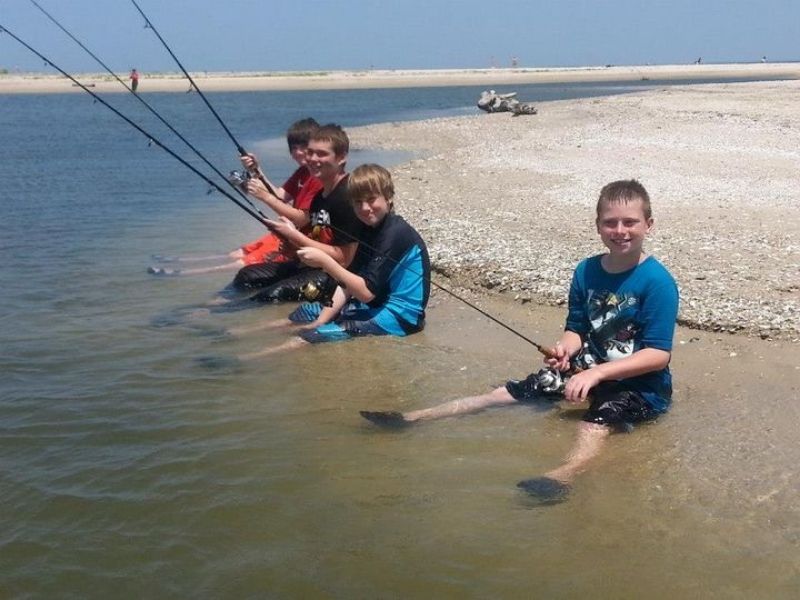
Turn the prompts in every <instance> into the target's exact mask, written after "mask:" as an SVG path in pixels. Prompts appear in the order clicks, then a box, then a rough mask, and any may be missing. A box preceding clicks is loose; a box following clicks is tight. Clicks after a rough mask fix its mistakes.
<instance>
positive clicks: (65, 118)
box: [0, 84, 800, 598]
mask: <svg viewBox="0 0 800 600" xmlns="http://www.w3.org/2000/svg"><path fill="white" fill-rule="evenodd" d="M604 86H605V84H604ZM617 91H619V90H617ZM473 92H474V90H470V91H469V93H470V94H472V95H470V98H472V97H473V95H474V96H475V97H477V94H473ZM382 93H383V94H384V95H383V96H380V95H378V96H376V94H379V92H378V91H365V92H347V93H345V92H337V93H332V94H333V96H325V95H324V94H322V95H314V93H308V94H311V95H310V96H305V95H303V94H299V93H296V94H271V95H269V94H262V95H258V94H219V95H215V96H212V97H211V100H212V102H215V105H216V106H217V108H218V110H220V112H221V113H223V114H225V115H231V117H230V118H231V123H229V124H232V126H233V128H234V130H235V131H244V132H247V133H246V134H245V135H243V136H242V138H243V143H244V144H245V145H246V146H248V147H254V148H256V149H257V150H258V151H260V152H262V153H263V155H265V156H266V157H268V161H269V164H270V165H272V166H274V169H275V171H276V179H280V178H281V177H282V176H284V175H285V174H286V173H287V172H288V171H289V168H290V165H289V163H288V161H287V160H286V158H284V156H283V153H284V149H283V146H282V144H281V143H280V142H279V141H277V140H276V136H277V135H278V134H279V131H280V129H281V128H282V127H284V126H285V124H286V123H287V122H289V121H290V120H291V119H293V118H295V117H296V116H298V115H296V112H297V110H298V109H297V107H298V106H302V111H303V114H306V112H309V113H311V114H315V115H316V114H319V113H320V112H324V110H327V111H329V112H328V113H327V114H325V116H323V117H321V119H320V120H330V119H336V120H339V121H341V122H343V123H344V124H345V125H347V126H349V125H354V124H358V123H365V122H368V119H366V117H365V116H364V115H365V108H366V107H372V106H373V105H376V104H377V105H379V106H382V107H383V112H375V111H373V112H372V113H371V114H372V116H373V118H374V119H375V120H396V119H403V118H416V117H419V116H427V115H428V112H427V111H428V108H425V107H424V105H425V104H426V100H425V98H424V97H420V94H422V93H423V91H420V90H409V91H397V90H394V91H392V92H391V93H388V92H386V91H382ZM430 93H431V94H440V95H439V96H436V95H434V96H431V97H430V98H428V101H427V104H428V106H430V105H435V106H439V107H440V108H439V110H441V112H442V114H445V113H446V114H451V113H456V114H457V113H459V112H467V110H472V109H467V108H466V104H463V103H462V104H460V105H459V104H456V105H455V106H445V105H437V104H436V102H439V101H441V102H442V103H444V104H446V102H445V100H444V99H449V98H452V96H453V94H452V93H451V94H449V95H448V94H446V93H442V92H441V90H431V91H430ZM464 93H465V94H466V92H464ZM360 94H361V95H360ZM404 94H405V96H404ZM331 97H335V98H336V102H335V103H334V104H331V101H330V98H331ZM403 97H405V98H406V103H405V104H404V103H403V102H402V99H403ZM152 98H153V99H154V100H157V101H158V102H159V103H160V108H163V109H164V110H165V111H166V112H167V113H168V114H169V117H170V119H175V120H176V121H177V122H180V123H181V124H188V125H190V127H189V129H190V131H191V133H192V135H193V138H194V139H195V140H196V141H197V142H198V143H199V144H202V145H203V147H204V148H206V149H207V151H208V152H209V155H210V157H211V158H212V159H214V160H215V162H217V164H220V165H225V167H224V169H223V170H227V169H229V168H235V167H236V165H235V164H231V163H234V162H235V161H232V160H231V158H232V157H231V155H232V152H231V148H230V147H229V146H230V144H229V141H228V140H225V139H222V137H221V135H220V133H219V131H218V129H217V128H215V126H214V123H213V122H211V120H210V119H209V118H208V117H207V115H206V114H205V113H203V112H201V111H200V109H198V108H197V107H196V106H194V104H193V103H196V102H197V99H196V98H192V97H191V96H190V95H187V96H184V95H153V96H152ZM326 98H327V102H326V101H325V99H326ZM381 99H382V100H381ZM114 100H115V101H117V102H119V103H121V104H122V105H124V106H126V107H127V106H128V104H126V103H127V102H128V99H124V98H119V99H117V98H115V99H114ZM131 106H132V105H131ZM277 107H280V108H277ZM0 109H2V110H0V126H1V127H2V132H3V139H4V142H5V143H4V144H3V145H2V148H0V152H1V153H2V160H0V170H2V172H0V181H2V182H3V184H2V204H3V212H4V217H3V219H2V222H1V223H0V231H2V236H1V237H0V247H2V264H3V267H2V270H0V303H2V306H3V310H2V317H0V319H2V320H1V321H0V322H1V323H2V331H3V343H2V347H0V371H1V372H2V373H3V377H2V381H0V398H1V399H0V466H1V468H0V502H1V503H2V506H3V511H2V516H0V590H2V592H3V593H2V594H0V596H3V597H5V596H8V597H21V598H25V597H31V598H39V597H41V598H49V597H64V596H67V597H70V596H74V597H98V598H103V597H109V596H112V595H113V596H114V597H187V596H197V597H222V598H241V597H260V596H265V595H269V596H277V597H307V596H315V597H316V596H322V597H327V596H332V597H376V596H379V597H386V598H401V597H475V598H482V597H489V596H492V597H510V598H515V597H520V598H521V597H531V596H542V597H565V598H566V597H575V596H579V595H583V594H587V593H592V594H595V595H597V596H599V597H639V596H641V595H642V594H643V593H646V595H647V596H648V597H655V598H660V597H664V598H666V597H670V598H671V597H693V596H701V595H702V596H703V597H719V598H752V597H770V598H791V597H796V593H797V590H798V589H800V526H799V525H798V523H800V520H799V519H798V517H800V506H798V501H797V492H796V491H797V489H798V487H800V477H798V473H797V469H796V465H797V464H798V463H799V462H800V454H798V449H797V444H796V431H797V428H798V425H800V411H798V409H797V407H796V403H795V402H794V399H795V398H796V397H797V387H798V380H800V376H799V375H800V372H798V371H797V370H796V368H795V367H794V365H793V363H792V360H791V355H790V354H788V353H786V354H779V355H777V356H775V355H774V354H773V352H772V351H771V350H767V351H764V356H763V357H761V358H760V359H759V358H757V357H751V359H750V360H749V362H748V363H747V368H737V367H736V365H735V364H733V363H732V362H731V361H733V360H734V359H733V358H732V357H730V354H731V353H733V351H732V350H730V349H729V347H728V346H729V345H730V346H731V348H733V347H734V346H735V350H736V353H738V354H739V356H743V350H742V349H741V347H740V346H742V345H743V343H742V342H741V341H740V340H738V339H734V338H730V339H729V338H720V339H717V338H715V337H713V336H710V335H706V334H702V335H699V336H697V337H699V338H700V339H699V340H696V341H693V342H690V343H688V342H687V340H688V339H691V337H693V336H696V334H686V333H681V334H680V335H682V336H683V338H682V341H684V342H687V343H686V344H685V345H684V346H679V348H680V352H676V358H675V370H676V381H677V382H678V385H677V393H676V403H675V409H674V410H673V411H672V413H671V414H670V415H668V416H667V417H666V418H664V419H662V420H661V421H660V422H659V423H658V424H656V425H651V426H646V427H640V428H639V429H637V430H636V431H635V432H634V433H633V434H632V435H621V436H614V437H612V438H611V440H610V442H609V444H608V448H607V449H606V451H605V452H604V454H603V455H602V456H601V457H600V458H599V459H598V461H597V462H596V463H595V464H594V465H593V466H592V468H591V469H590V470H589V472H587V473H586V474H585V475H583V476H582V477H581V478H580V479H579V480H578V482H577V484H576V488H575V492H574V495H573V497H572V498H571V499H570V500H569V501H568V502H567V503H565V504H562V505H558V506H552V507H546V508H541V507H538V508H537V507H531V506H530V505H529V504H528V503H527V502H526V500H525V498H524V497H522V496H521V495H520V494H519V493H518V491H517V490H516V489H515V487H514V484H515V483H516V482H517V481H518V480H520V479H523V478H526V477H531V476H534V475H537V474H539V473H541V472H543V471H544V470H547V469H549V468H551V467H552V466H554V465H555V464H557V463H558V462H559V461H560V460H561V458H562V457H563V455H564V454H565V453H566V452H567V450H568V449H569V447H570V445H571V444H572V441H573V439H574V433H575V427H576V417H577V416H578V415H579V414H580V413H579V411H576V410H571V409H569V408H567V407H554V408H552V409H550V410H544V411H542V410H537V409H535V408H531V407H515V408H508V409H504V410H496V411H488V412H485V413H482V414H480V415H475V416H472V417H468V418H461V419H449V420H445V421H441V422H438V423H430V424H425V425H421V426H419V427H415V428H412V429H408V430H404V431H402V432H396V433H387V432H382V431H378V430H376V429H375V428H374V427H372V426H371V425H370V424H369V423H367V422H365V421H363V420H361V419H360V418H359V417H358V414H357V411H358V410H360V409H381V408H391V409H401V410H402V409H411V408H420V407H423V406H428V405H430V404H431V403H432V402H434V401H437V400H439V399H450V398H453V397H456V396H459V395H464V394H472V393H475V392H481V391H484V390H488V389H490V387H491V386H493V385H496V384H498V383H501V382H503V381H504V380H505V379H507V378H508V377H521V376H523V375H525V374H526V373H527V372H528V371H530V370H532V369H533V368H535V367H536V366H537V364H538V360H539V359H538V358H536V357H535V356H532V354H531V351H530V349H529V348H528V347H527V346H526V345H525V344H524V343H523V342H521V341H519V340H517V339H516V338H514V337H513V336H511V335H510V334H508V333H507V332H505V331H504V330H502V329H500V328H498V327H497V326H496V325H493V324H491V323H488V322H486V321H485V320H483V319H481V318H479V317H477V316H476V315H475V313H474V312H472V311H471V309H469V308H467V307H466V306H464V305H462V304H459V303H457V302H455V301H453V300H449V299H447V298H446V297H444V296H442V295H441V294H436V295H435V297H434V300H433V303H432V307H431V310H430V314H429V326H428V328H427V329H426V331H425V332H424V333H422V334H419V335H415V336H412V337H410V338H407V339H391V340H386V339H365V340H358V341H356V342H351V343H345V344H338V345H328V346H324V347H315V348H308V349H306V350H305V351H303V352H297V353H294V354H291V355H277V356H271V357H268V358H264V359H262V360H260V361H257V362H254V363H241V362H238V361H236V360H235V356H236V355H238V354H241V353H244V352H248V351H253V350H256V349H259V348H262V347H264V346H265V345H268V344H273V343H279V342H280V341H282V340H284V339H285V335H284V334H282V333H280V332H270V333H262V334H253V335H245V336H239V337H236V336H231V335H227V334H226V333H225V331H226V329H228V328H230V327H235V326H247V325H253V324H255V323H257V322H258V321H260V320H262V319H265V318H277V317H282V316H284V315H285V314H286V313H287V308H286V307H263V308H260V309H257V310H249V311H243V312H239V313H232V314H223V315H214V316H210V317H202V316H201V317H198V318H194V319H184V320H181V321H179V322H177V323H174V324H171V325H169V326H159V325H164V324H165V319H164V317H169V316H170V315H172V314H174V311H175V309H176V308H178V307H181V306H185V305H190V304H194V303H197V302H198V301H202V300H205V299H207V298H209V297H210V296H211V295H212V293H213V292H214V291H215V290H218V289H219V288H221V287H222V286H223V285H224V284H225V283H226V282H227V281H228V280H229V279H230V277H231V275H232V274H228V275H226V274H221V275H213V276H206V277H197V278H175V279H159V278H154V277H150V276H148V275H147V274H146V273H145V267H146V266H147V264H148V263H149V261H150V254H151V253H160V254H184V253H209V252H216V251H219V250H223V249H231V248H233V247H235V246H237V245H238V244H240V243H241V242H242V241H244V240H247V239H251V238H253V237H255V236H256V235H258V234H259V233H260V229H259V225H258V224H257V223H255V222H252V223H251V222H250V221H249V220H248V218H247V217H246V215H243V214H241V213H240V212H239V211H238V210H237V209H236V208H235V207H231V206H229V204H228V203H227V202H226V201H223V200H222V199H221V198H219V197H217V196H216V195H211V196H206V195H205V188H204V185H203V184H202V183H196V182H195V181H194V180H193V179H192V178H191V177H189V176H187V175H186V174H184V172H183V170H182V168H181V167H180V166H176V165H175V164H173V163H172V162H171V161H170V160H169V159H168V158H167V157H165V156H164V155H163V154H161V153H160V152H159V151H158V150H157V149H155V148H147V146H146V144H145V143H144V141H143V140H142V139H141V138H139V137H137V134H135V133H131V132H129V131H128V130H127V129H126V126H124V125H119V124H117V122H116V121H115V120H114V118H113V116H112V115H107V114H106V113H105V112H104V111H103V110H102V109H101V108H100V107H93V106H92V105H91V102H90V101H88V100H86V99H85V98H82V97H80V96H46V97H45V96H43V97H25V98H21V97H0ZM256 109H258V110H261V111H263V112H261V113H258V112H257V110H256ZM337 111H338V113H337ZM253 124H256V125H253ZM262 131H266V132H267V134H266V135H256V133H259V132H262ZM356 158H357V160H359V161H360V160H381V161H386V162H392V161H395V160H400V157H398V156H394V155H384V154H374V153H372V152H370V151H368V150H362V151H360V152H358V153H357V157H356ZM488 306H489V307H490V308H491V310H492V312H496V313H497V314H499V315H501V317H503V318H504V319H506V320H507V321H508V322H509V323H510V324H512V325H514V326H515V327H518V328H519V329H520V330H522V331H523V332H524V333H525V334H526V335H529V336H530V337H532V338H533V339H536V340H542V341H545V342H546V341H549V340H552V339H554V338H555V336H557V335H558V330H559V328H560V323H561V319H562V314H561V311H560V310H555V309H544V308H528V306H525V307H520V306H519V305H505V304H502V303H497V304H491V303H490V304H489V305H488ZM745 346H746V345H745ZM759 348H762V347H759ZM762 350H763V348H762ZM762 350H759V351H762ZM709 357H710V358H709ZM726 360H727V362H726ZM776 363H777V364H776ZM704 364H707V365H708V366H707V367H704V366H703V365H704ZM778 367H780V369H779V368H778ZM775 372H780V373H782V374H783V378H782V379H778V378H776V377H775V375H774V374H775ZM754 396H755V398H754Z"/></svg>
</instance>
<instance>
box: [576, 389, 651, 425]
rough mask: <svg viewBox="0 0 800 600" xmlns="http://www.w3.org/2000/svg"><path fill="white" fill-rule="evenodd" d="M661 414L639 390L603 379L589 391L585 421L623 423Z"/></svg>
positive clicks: (636, 421)
mask: <svg viewBox="0 0 800 600" xmlns="http://www.w3.org/2000/svg"><path fill="white" fill-rule="evenodd" d="M659 414H661V413H659V412H658V411H657V410H655V409H654V408H653V407H652V406H651V405H650V404H649V403H648V402H647V400H645V399H644V396H642V394H640V393H639V392H635V391H632V390H628V389H625V388H624V387H623V386H621V385H620V384H619V383H617V382H612V381H604V382H602V383H601V384H600V385H598V386H597V387H596V388H595V389H593V390H592V391H591V394H590V403H589V410H587V411H586V414H585V415H583V420H584V421H586V422H587V423H597V424H598V425H625V424H628V423H641V422H642V421H652V420H653V419H655V418H656V417H658V415H659Z"/></svg>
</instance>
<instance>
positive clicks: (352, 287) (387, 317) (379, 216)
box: [248, 164, 430, 358]
mask: <svg viewBox="0 0 800 600" xmlns="http://www.w3.org/2000/svg"><path fill="white" fill-rule="evenodd" d="M347 191H348V195H349V197H350V202H351V203H352V206H353V209H354V210H355V213H356V215H357V216H358V219H359V220H360V221H361V222H362V223H363V224H364V225H365V228H364V231H363V233H362V239H361V242H360V243H359V246H358V252H357V253H356V257H355V259H354V261H353V264H352V265H351V267H350V269H349V270H348V269H346V268H344V267H343V266H342V265H341V264H340V263H338V262H337V261H336V260H335V259H334V258H333V257H332V256H330V255H329V254H327V253H325V252H324V251H322V250H320V249H318V248H314V247H305V248H301V249H300V250H298V251H297V254H298V256H299V257H300V259H301V260H302V261H303V262H304V263H306V264H307V265H310V266H312V267H318V268H321V269H323V270H324V271H325V272H326V273H327V274H328V275H330V277H331V278H333V279H334V280H335V281H336V282H337V283H338V286H337V287H336V288H335V291H334V292H333V294H332V302H331V305H330V306H327V307H324V306H323V305H322V304H321V303H319V302H313V303H306V304H302V305H300V306H299V307H298V308H297V310H295V311H294V312H293V313H292V314H291V315H290V316H289V319H288V320H283V321H278V322H273V323H272V324H271V326H280V325H299V326H300V333H299V337H297V338H294V339H292V340H289V342H287V343H285V344H283V345H281V346H278V347H276V348H270V349H267V350H266V351H264V352H260V353H255V354H253V355H250V356H249V357H248V358H255V357H257V356H263V355H265V354H270V353H272V352H276V351H279V350H287V349H291V348H296V347H299V346H301V345H304V344H305V343H307V342H311V343H316V342H330V341H339V340H346V339H350V338H351V337H356V336H364V335H397V336H405V335H409V334H411V333H415V332H418V331H420V330H422V328H423V327H424V325H425V307H426V306H427V304H428V296H429V295H430V260H429V258H428V250H427V248H426V246H425V242H424V241H423V240H422V238H421V237H420V235H419V234H418V233H417V231H416V230H415V229H414V228H413V227H412V226H411V225H409V224H408V223H407V222H406V221H405V220H404V219H403V218H402V217H400V216H398V215H397V214H395V212H394V201H393V198H394V184H393V183H392V177H391V175H390V174H389V171H387V170H386V169H385V168H383V167H381V166H380V165H374V164H368V165H362V166H360V167H358V168H356V169H355V170H354V171H353V172H352V174H351V175H350V178H349V180H348V182H347Z"/></svg>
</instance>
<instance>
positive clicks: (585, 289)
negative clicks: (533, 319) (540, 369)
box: [565, 255, 678, 412]
mask: <svg viewBox="0 0 800 600" xmlns="http://www.w3.org/2000/svg"><path fill="white" fill-rule="evenodd" d="M600 259H601V255H598V256H592V257H591V258H587V259H585V260H583V261H581V263H580V264H578V266H577V267H576V268H575V273H574V274H573V277H572V285H571V286H570V290H569V314H568V315H567V324H566V327H565V329H567V330H568V331H573V332H575V333H577V334H578V335H580V336H581V339H582V340H583V342H584V345H583V349H582V350H581V351H580V352H579V353H578V355H577V356H576V358H575V360H576V361H577V364H578V365H579V366H582V367H584V368H586V367H590V366H591V365H592V364H595V363H601V362H607V361H611V360H616V359H619V358H624V357H626V356H630V355H631V354H633V353H634V352H636V351H637V350H641V349H642V348H656V349H657V350H664V351H666V352H671V351H672V336H673V334H674V332H675V320H676V319H677V316H678V286H677V285H676V284H675V280H674V279H673V278H672V275H670V273H669V271H667V269H666V268H664V266H663V265H662V264H661V263H660V262H658V261H657V260H656V259H655V258H653V257H652V256H648V257H647V258H646V259H645V260H644V261H642V262H641V263H640V264H638V265H636V266H635V267H634V268H633V269H630V270H629V271H625V272H624V273H608V272H607V271H606V270H605V269H603V267H602V264H601V262H600ZM620 383H622V384H623V385H624V387H625V388H626V389H630V390H632V391H637V392H640V393H641V394H642V396H643V397H644V399H645V400H646V401H647V402H648V403H649V404H650V405H651V406H652V407H653V408H654V409H656V410H658V411H660V412H664V411H666V410H667V409H668V408H669V405H670V403H671V401H672V376H671V375H670V372H669V367H665V368H664V369H661V370H659V371H652V372H650V373H645V374H644V375H638V376H636V377H630V378H626V379H624V380H621V382H620Z"/></svg>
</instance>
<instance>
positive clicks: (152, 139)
mask: <svg viewBox="0 0 800 600" xmlns="http://www.w3.org/2000/svg"><path fill="white" fill-rule="evenodd" d="M0 33H7V34H8V35H10V36H11V37H12V38H14V39H15V40H16V41H17V42H18V43H20V44H21V45H22V46H24V47H25V48H27V49H28V50H30V51H31V52H32V53H33V54H35V55H36V56H38V57H39V58H40V59H41V60H43V61H45V62H46V63H47V64H49V65H50V66H51V67H53V68H54V69H55V70H56V71H58V72H59V73H61V74H62V75H63V76H64V77H66V78H67V79H69V80H70V81H72V82H73V83H74V84H75V85H77V86H78V87H79V88H81V89H82V90H83V91H84V92H86V93H87V94H89V95H90V96H92V98H94V100H95V101H96V102H100V103H101V104H102V105H103V106H105V107H106V108H108V109H109V110H110V111H111V112H113V113H114V114H115V115H117V116H118V117H120V118H121V119H122V120H124V121H125V122H126V123H128V125H130V126H131V127H133V128H134V129H136V130H137V131H139V132H140V133H141V134H142V135H144V136H145V137H146V138H147V139H148V141H150V142H152V143H154V144H155V145H156V146H158V147H159V148H161V149H162V150H164V151H165V152H166V153H167V154H169V155H170V156H172V157H173V158H174V159H175V160H177V161H178V162H180V163H181V164H182V165H184V166H185V167H187V168H188V169H189V170H191V171H192V172H193V173H194V174H195V175H197V176H198V177H200V178H202V179H203V180H204V181H205V182H206V183H207V184H208V185H210V186H211V187H213V188H215V189H216V190H217V191H218V192H220V193H222V194H223V195H224V196H225V197H226V198H229V199H230V200H231V201H232V202H234V203H236V205H237V206H238V207H239V208H241V209H242V210H243V211H245V212H246V213H247V214H248V215H250V216H251V217H253V218H254V219H256V220H257V221H258V222H260V223H261V224H262V225H264V226H265V227H267V228H270V224H269V223H270V219H268V218H267V217H266V216H265V215H264V214H262V213H261V211H259V210H258V209H256V210H255V212H253V211H252V210H251V209H250V208H248V207H247V206H246V205H244V204H242V203H241V202H240V201H239V200H238V199H237V198H236V197H234V196H232V195H230V194H229V193H228V191H227V190H225V189H224V188H221V187H220V186H219V185H217V183H216V182H215V181H213V180H212V179H210V178H209V177H207V176H206V175H204V174H203V173H202V172H201V171H199V170H198V169H197V168H196V167H195V166H194V165H192V164H191V163H189V162H188V161H186V160H185V159H184V158H182V157H181V156H180V155H178V154H177V153H175V152H173V151H172V150H171V149H170V148H168V147H167V146H165V145H164V144H163V143H161V142H160V141H159V140H158V139H157V138H156V137H155V136H153V135H150V133H148V132H147V131H146V130H145V129H143V128H142V127H140V126H139V125H137V124H136V123H134V122H133V121H132V120H131V119H129V118H128V117H126V116H125V115H124V114H122V113H121V112H120V111H118V110H117V109H116V108H114V107H113V106H111V105H110V104H109V103H108V102H106V101H105V100H103V99H102V98H101V97H100V96H98V95H97V94H95V93H94V92H93V91H92V90H90V89H89V88H87V87H86V86H85V85H83V84H82V83H81V82H80V81H78V80H77V79H75V78H74V77H73V76H72V75H70V74H69V73H67V72H66V71H65V70H63V69H62V68H61V67H59V66H58V65H56V64H55V63H54V62H53V61H51V60H50V59H49V58H47V57H46V56H44V55H43V54H42V53H41V52H39V51H38V50H36V49H34V48H33V47H31V46H30V45H29V44H28V43H26V42H25V41H23V40H22V39H20V38H19V37H18V36H16V35H15V34H14V33H12V32H11V31H10V30H9V29H8V28H7V27H5V26H3V25H2V24H0Z"/></svg>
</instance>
